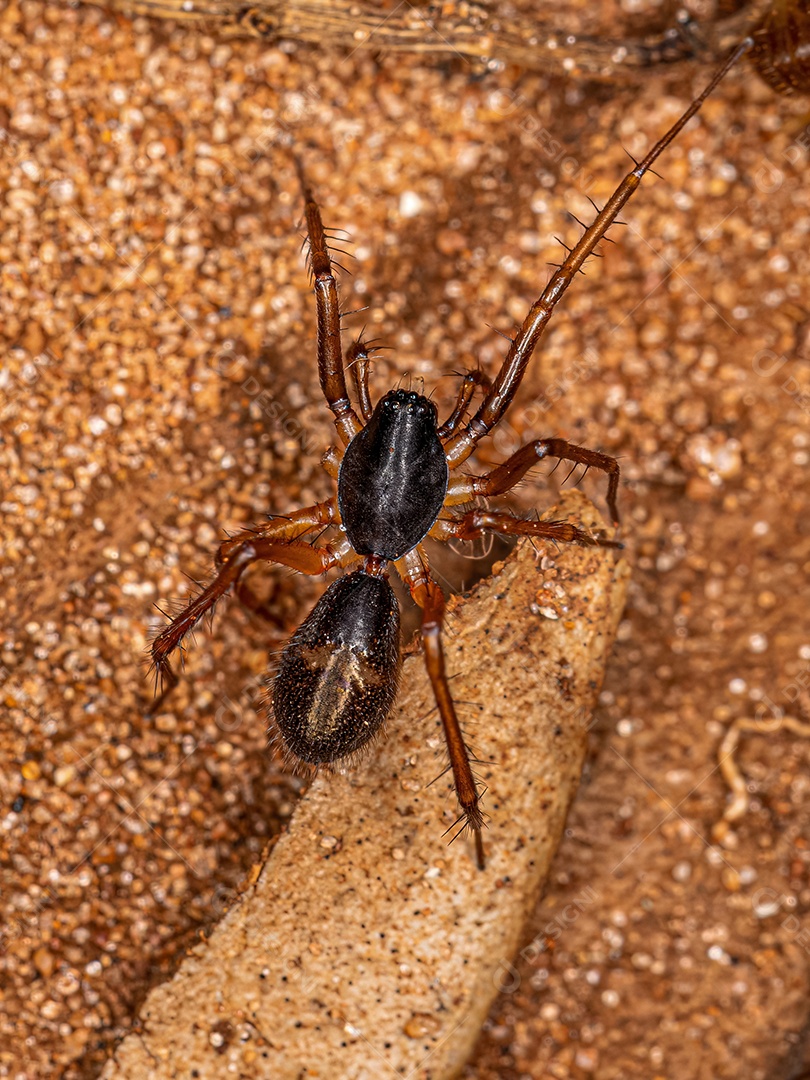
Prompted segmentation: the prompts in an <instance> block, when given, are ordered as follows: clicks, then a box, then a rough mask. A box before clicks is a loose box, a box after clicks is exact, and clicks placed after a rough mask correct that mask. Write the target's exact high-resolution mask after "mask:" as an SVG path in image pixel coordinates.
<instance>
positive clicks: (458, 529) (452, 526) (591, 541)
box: [428, 510, 624, 548]
mask: <svg viewBox="0 0 810 1080" xmlns="http://www.w3.org/2000/svg"><path fill="white" fill-rule="evenodd" d="M487 529H492V530H493V531H494V532H498V533H502V534H503V535H505V536H536V537H538V538H540V539H543V540H553V541H558V542H562V543H565V544H583V545H585V546H586V547H609V548H622V547H624V545H623V544H621V543H620V542H619V541H618V540H610V539H609V538H608V537H606V536H599V535H597V536H592V535H591V533H587V532H585V530H584V529H580V528H579V526H578V525H573V524H572V523H571V522H570V521H527V520H526V519H525V518H519V517H517V516H516V515H514V514H510V513H507V512H494V511H491V510H468V511H467V512H466V513H464V514H461V515H460V516H459V517H452V518H439V520H438V521H437V522H436V524H435V525H434V526H433V528H432V529H431V530H430V532H429V533H428V536H430V537H431V538H432V539H434V540H477V539H478V537H479V536H481V535H482V534H483V533H484V532H485V530H487Z"/></svg>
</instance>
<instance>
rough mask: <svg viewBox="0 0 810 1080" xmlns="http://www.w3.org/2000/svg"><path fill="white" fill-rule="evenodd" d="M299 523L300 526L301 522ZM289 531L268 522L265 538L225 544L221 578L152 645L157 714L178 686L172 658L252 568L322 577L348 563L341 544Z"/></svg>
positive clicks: (283, 524)
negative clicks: (159, 686)
mask: <svg viewBox="0 0 810 1080" xmlns="http://www.w3.org/2000/svg"><path fill="white" fill-rule="evenodd" d="M296 524H299V525H300V522H298V523H296ZM320 524H321V522H320V521H318V522H316V523H315V525H314V526H313V525H312V524H310V525H309V530H310V531H311V529H312V528H313V527H319V526H320ZM273 526H275V527H276V530H277V532H276V535H275V536H272V535H271V534H272V529H273ZM289 528H290V522H289V521H279V522H268V523H267V524H266V525H265V526H263V530H264V535H263V536H258V535H254V534H248V537H247V538H246V539H240V538H234V539H233V540H227V541H226V542H225V543H224V544H222V546H221V547H220V553H221V552H222V551H223V549H227V550H226V553H225V554H224V555H221V554H220V553H218V554H217V559H218V562H217V566H218V573H217V576H216V577H215V578H214V580H213V581H212V582H211V583H210V584H209V585H207V586H206V587H205V588H204V589H203V590H202V592H201V593H200V594H199V596H196V597H195V598H194V599H193V600H192V601H191V602H190V603H189V604H188V606H187V607H186V608H184V610H183V611H181V612H180V614H179V615H177V616H176V617H175V618H174V619H172V621H171V622H170V623H169V625H168V626H167V627H166V628H165V629H164V630H163V631H162V632H161V633H160V634H158V636H157V637H156V638H155V640H154V641H153V642H152V647H151V654H152V664H153V666H154V668H155V671H156V673H157V676H158V679H159V680H161V681H162V682H163V684H164V690H163V692H162V693H161V694H160V695H159V696H158V697H157V698H156V700H155V701H154V702H153V704H152V707H151V710H150V711H151V712H153V713H154V712H155V711H157V709H158V708H159V707H160V705H161V704H162V703H163V701H164V700H165V698H166V697H167V696H168V694H169V693H170V692H171V691H172V689H173V688H174V687H175V686H176V685H177V676H176V675H175V673H174V671H173V670H172V667H171V664H170V662H169V657H170V656H171V654H172V653H173V652H174V650H175V649H176V648H177V647H178V646H179V645H180V643H181V642H182V640H183V638H184V637H185V636H186V634H187V633H188V632H189V631H190V630H191V629H192V628H193V627H194V626H195V625H196V624H197V623H198V622H199V621H200V619H201V618H202V617H203V615H205V614H206V613H207V612H209V611H211V610H212V608H213V607H214V604H216V602H217V601H218V600H220V599H221V598H222V597H223V596H224V595H225V594H226V593H227V592H228V590H229V589H230V588H231V587H232V586H234V585H235V584H236V583H237V582H238V581H239V578H240V577H241V575H242V574H243V573H244V571H245V570H246V569H247V567H248V566H250V565H251V564H252V563H254V562H258V561H260V560H263V561H265V562H276V563H280V564H281V565H283V566H289V567H291V568H292V569H293V570H299V571H300V572H301V573H303V574H312V575H315V574H322V573H324V571H326V570H328V569H330V568H331V567H332V566H336V565H339V564H340V562H341V561H344V560H345V557H346V553H345V545H343V544H340V543H339V544H338V545H336V547H333V546H332V545H327V546H326V547H320V548H319V547H314V546H313V545H311V544H308V543H306V542H304V541H302V540H297V539H288V538H284V536H283V533H284V531H285V530H288V529H289ZM279 537H280V538H279Z"/></svg>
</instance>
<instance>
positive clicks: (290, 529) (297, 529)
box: [214, 496, 340, 569]
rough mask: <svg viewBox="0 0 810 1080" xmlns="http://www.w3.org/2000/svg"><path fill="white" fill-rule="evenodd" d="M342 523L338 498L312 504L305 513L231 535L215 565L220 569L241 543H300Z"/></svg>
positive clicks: (225, 541) (222, 544) (222, 547)
mask: <svg viewBox="0 0 810 1080" xmlns="http://www.w3.org/2000/svg"><path fill="white" fill-rule="evenodd" d="M339 523H340V511H339V510H338V506H337V499H336V498H334V496H333V497H332V498H331V499H326V500H325V501H324V502H319V503H313V505H312V506H305V507H304V508H303V509H302V510H295V511H293V513H291V514H285V515H284V516H283V517H274V518H271V519H270V521H263V522H261V523H260V524H259V525H254V526H252V528H250V529H243V530H242V532H238V533H236V535H235V536H229V537H228V539H227V540H224V541H223V542H222V543H221V544H220V545H219V547H218V548H217V553H216V555H215V556H214V565H215V566H216V567H217V569H219V567H220V566H222V565H223V564H224V563H225V562H226V561H227V559H228V557H229V555H230V553H231V552H232V551H235V550H236V549H237V548H238V547H239V546H240V545H241V544H243V543H250V542H253V541H256V540H265V539H267V540H276V541H282V540H297V539H298V538H299V537H301V536H305V535H306V534H307V533H309V532H314V531H315V529H322V528H324V527H325V526H327V525H337V524H339Z"/></svg>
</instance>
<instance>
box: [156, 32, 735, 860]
mask: <svg viewBox="0 0 810 1080" xmlns="http://www.w3.org/2000/svg"><path fill="white" fill-rule="evenodd" d="M751 44H752V42H751V40H750V39H746V40H745V41H744V42H743V43H742V44H741V45H740V46H739V47H738V48H737V49H736V50H735V51H734V53H733V54H732V56H731V57H729V59H728V61H727V62H726V64H725V65H724V66H723V68H722V69H721V70H720V71H719V72H718V73H717V75H716V76H715V77H714V79H713V80H712V81H711V83H710V84H709V86H708V87H707V88H706V90H704V91H703V93H702V94H701V95H700V96H699V97H698V98H696V99H695V100H694V101H693V102H692V104H691V105H690V106H689V108H688V109H687V110H686V112H685V113H684V114H683V116H682V117H681V118H680V120H678V121H677V123H676V124H674V126H673V127H672V128H670V130H669V131H668V132H667V133H666V134H665V135H664V137H663V138H662V139H660V140H659V141H658V142H657V143H656V144H655V146H654V147H653V148H652V150H651V151H650V152H649V153H648V154H647V156H646V157H645V158H644V160H643V161H642V162H640V163H638V164H636V165H635V167H634V168H633V170H632V171H631V172H630V173H628V175H627V176H626V177H625V178H624V180H623V181H622V182H621V184H620V185H619V186H618V188H617V189H616V190H615V191H614V193H613V195H611V197H610V199H609V200H608V201H607V203H606V204H605V206H604V208H603V209H602V210H600V211H599V212H598V213H597V215H596V218H595V220H594V222H593V224H591V225H590V226H589V227H588V228H587V229H586V230H585V232H584V233H583V235H582V236H581V237H580V240H579V242H578V243H577V244H576V245H575V246H574V247H573V248H572V249H571V250H570V251H569V252H568V255H567V257H566V259H565V261H564V262H563V264H562V266H560V267H559V268H558V269H557V270H556V272H555V273H554V274H553V275H552V277H551V280H550V281H549V283H548V285H547V286H546V288H545V289H544V290H543V292H542V293H541V295H540V297H539V298H538V299H537V300H536V301H535V303H534V304H532V306H531V308H530V309H529V312H528V314H527V315H526V317H525V319H524V320H523V323H522V324H521V326H520V327H519V329H518V330H517V333H516V334H515V336H514V338H513V340H512V342H511V345H510V347H509V350H508V351H507V354H506V357H505V358H504V360H503V363H502V364H501V367H500V370H499V371H498V373H497V375H496V376H495V378H494V380H492V382H490V380H489V379H488V378H487V377H486V376H484V375H483V374H482V373H481V372H480V371H472V372H468V374H467V375H466V376H465V377H464V379H463V381H462V385H461V389H460V391H459V394H458V398H457V401H456V404H455V407H454V409H453V411H452V412H451V414H450V416H449V417H448V418H447V420H446V421H445V422H444V423H443V424H440V425H438V426H437V418H436V409H435V407H434V406H433V404H432V403H431V402H430V401H429V400H428V399H427V398H425V397H423V396H422V395H421V394H415V393H412V392H410V391H404V390H394V391H392V392H390V393H388V394H386V395H385V397H383V398H382V399H381V401H380V402H379V403H378V405H377V407H376V408H375V409H372V406H371V399H370V397H369V387H368V366H369V365H368V354H369V348H368V346H367V345H366V344H365V343H364V342H363V340H362V337H361V338H360V339H359V340H358V341H356V342H355V343H354V344H353V345H352V346H350V348H349V349H348V352H347V356H346V358H345V359H344V356H343V350H342V348H341V341H340V329H341V327H340V306H339V303H338V293H337V282H336V280H335V276H334V272H333V268H332V260H331V256H330V253H329V247H328V244H327V236H326V231H325V230H324V227H323V222H322V221H321V215H320V211H319V210H318V206H317V204H316V203H315V201H314V199H313V198H312V195H311V194H310V191H309V188H308V187H307V184H306V181H305V179H304V176H303V172H302V170H301V168H300V166H299V168H298V172H299V178H300V180H301V186H302V188H303V193H304V201H305V215H306V223H307V233H308V237H309V262H310V268H311V270H312V275H313V279H314V287H315V297H316V302H317V309H318V374H319V377H320V383H321V389H322V391H323V394H324V397H325V398H326V402H327V405H328V406H329V408H330V409H331V410H332V413H333V414H334V418H335V427H336V429H337V433H338V437H339V440H340V444H341V446H340V448H339V449H332V450H330V451H328V452H327V453H326V455H325V456H324V459H323V463H324V467H325V468H326V470H327V472H328V473H329V475H330V476H331V477H332V478H333V480H336V481H337V494H336V495H333V496H332V497H331V498H329V499H326V500H325V501H324V502H321V503H316V504H315V505H314V506H309V507H306V508H305V509H303V510H297V511H295V512H293V513H290V514H288V515H286V516H285V517H284V518H280V519H274V520H271V521H269V522H265V523H264V524H262V525H259V526H257V527H256V528H254V529H252V530H249V531H248V532H243V533H240V534H238V535H237V536H235V537H232V538H231V539H229V540H226V541H225V542H224V543H223V544H221V545H220V548H219V551H218V552H217V557H216V565H217V576H216V577H215V578H214V580H213V581H212V582H211V584H210V585H208V586H207V587H206V588H205V589H203V591H202V592H201V593H200V595H199V596H197V597H196V598H195V599H194V600H192V602H191V603H190V604H189V605H188V607H186V609H185V610H184V611H182V612H180V614H179V615H177V617H176V618H174V619H173V620H172V622H171V623H170V625H169V626H167V627H166V628H165V629H164V630H163V632H162V633H161V634H159V635H158V637H157V638H156V639H155V641H154V642H153V643H152V659H153V662H154V665H155V667H156V669H157V671H158V673H159V674H160V675H163V676H164V677H165V679H166V690H165V691H164V695H163V696H165V694H166V693H168V692H169V690H170V689H171V687H172V686H173V685H174V684H175V682H176V677H175V676H174V674H173V672H172V669H171V666H170V663H169V657H170V655H171V653H172V652H173V651H174V649H176V648H177V647H178V646H179V645H180V644H181V642H182V640H183V638H184V637H185V635H186V634H187V633H188V632H189V630H191V628H192V627H193V626H194V625H195V623H197V621H198V620H199V619H200V618H202V616H203V615H205V614H206V612H210V611H211V609H212V608H213V606H214V604H215V603H216V601H217V600H218V599H219V598H220V597H221V596H224V595H225V593H226V592H227V591H228V590H229V589H230V588H231V587H232V586H233V585H235V584H236V583H237V582H238V581H239V579H240V577H241V575H242V573H243V572H244V570H245V568H246V567H248V566H250V565H251V564H252V563H254V562H256V561H258V560H266V561H270V562H276V563H281V564H282V565H284V566H289V567H292V568H293V569H294V570H299V571H301V572H302V573H305V574H322V573H324V572H325V571H326V570H330V569H332V568H333V567H352V568H353V571H352V573H350V574H346V575H345V576H344V577H342V578H339V579H338V580H337V581H335V582H333V583H332V585H330V587H329V588H328V589H327V590H326V592H325V593H324V594H323V596H322V597H321V599H320V600H319V601H318V603H317V605H316V606H315V608H314V610H313V611H312V613H311V614H310V615H309V617H308V618H307V619H305V620H304V622H303V623H302V624H301V626H300V628H299V629H298V631H297V632H296V633H295V634H294V635H293V637H292V639H291V640H290V642H289V643H288V645H287V647H286V648H285V650H284V652H283V654H282V659H281V663H280V666H279V670H278V673H277V675H276V678H275V680H274V687H273V712H274V717H275V723H276V726H277V728H278V730H279V732H280V734H281V737H282V739H283V741H284V743H285V745H286V747H287V749H288V750H289V751H290V752H291V753H292V754H293V755H295V756H296V757H298V758H301V759H303V760H304V761H308V762H312V763H316V764H319V763H324V762H331V761H336V760H338V759H340V758H343V757H346V756H348V755H351V754H353V753H354V752H355V751H357V750H359V749H360V748H361V747H362V746H363V745H364V744H366V743H368V742H369V740H370V739H371V738H372V737H373V736H374V734H375V733H376V732H377V731H379V730H380V728H381V726H382V724H383V723H384V721H385V718H386V716H387V715H388V713H389V711H390V709H391V705H392V703H393V700H394V697H395V695H396V690H397V683H398V678H399V669H400V652H399V608H398V606H397V601H396V598H395V596H394V593H393V591H392V589H391V586H390V584H389V582H388V573H389V569H390V567H392V566H393V568H394V569H395V570H396V572H397V573H398V574H399V575H400V577H401V578H402V579H403V581H404V582H405V584H406V585H407V587H408V590H409V592H410V594H411V596H412V597H413V599H414V600H415V602H416V603H417V604H418V606H419V607H420V608H421V609H422V648H423V651H424V654H425V661H426V664H427V670H428V674H429V676H430V681H431V684H432V686H433V692H434V695H435V698H436V703H437V705H438V710H439V716H440V717H441V722H442V725H443V728H444V734H445V739H446V742H447V749H448V753H449V756H450V766H451V769H452V774H453V782H454V785H455V789H456V794H457V796H458V801H459V805H460V807H461V817H460V819H459V820H460V821H461V822H462V823H463V825H464V827H468V828H469V829H470V830H471V831H472V833H473V834H474V837H475V846H476V854H477V859H478V864H479V866H481V867H482V868H483V866H484V849H483V843H482V839H481V829H482V826H483V815H482V813H481V808H480V805H479V804H480V798H481V791H480V788H479V785H478V782H477V781H476V779H475V777H474V776H473V772H472V766H471V760H470V754H469V751H468V749H467V745H466V743H465V741H464V737H463V734H462V731H461V726H460V725H459V722H458V717H457V715H456V709H455V705H454V703H453V697H452V695H451V693H450V685H449V681H448V677H447V673H446V671H445V664H444V653H443V650H442V640H441V629H442V622H443V618H444V597H443V596H442V591H441V589H440V588H439V586H438V585H437V583H436V582H435V580H434V578H433V577H432V575H431V573H430V567H429V565H428V558H427V553H426V551H425V548H424V545H423V543H422V541H423V540H424V539H425V538H426V537H430V538H432V539H434V540H437V541H445V542H446V541H451V540H457V539H460V540H474V539H476V538H477V537H479V536H481V535H482V533H483V532H485V531H486V530H494V531H496V532H500V533H503V534H506V535H511V536H532V537H543V538H546V539H551V540H555V541H558V542H575V543H580V544H599V545H602V546H604V547H618V546H621V545H619V544H617V542H616V541H615V540H612V539H609V538H607V537H605V536H602V535H600V536H591V535H590V534H588V533H586V532H584V531H583V530H582V529H580V528H578V527H577V526H576V525H573V524H571V523H569V522H566V521H536V520H529V521H527V520H525V519H523V518H520V517H517V516H516V515H514V514H511V513H508V512H497V511H491V510H487V509H472V510H471V509H469V508H468V509H464V505H465V504H468V505H469V504H470V503H473V502H475V501H476V500H482V499H483V500H485V499H487V498H489V497H492V496H497V495H503V494H504V493H505V492H507V491H509V490H511V489H512V488H513V487H514V486H515V485H516V484H517V483H518V482H519V481H520V480H521V479H522V478H523V477H524V476H525V475H526V473H527V472H528V471H529V469H531V468H532V466H533V465H536V464H537V462H538V461H540V460H541V459H542V458H546V457H554V458H557V459H559V460H562V461H568V462H571V463H572V464H573V465H578V464H580V465H585V466H586V467H589V468H595V469H600V470H602V471H603V472H605V473H606V474H607V477H608V491H607V505H608V509H609V511H610V514H611V518H612V520H613V522H614V524H618V512H617V506H616V502H617V495H618V488H619V465H618V462H617V461H616V460H615V459H614V458H612V457H609V456H608V455H607V454H601V453H599V452H597V451H595V450H589V449H587V448H586V447H583V446H575V445H573V444H572V443H569V442H566V441H565V440H564V439H556V438H550V439H536V440H534V441H532V442H529V443H527V444H526V445H525V446H523V447H521V448H520V449H519V450H517V451H516V452H515V453H514V454H513V455H512V456H511V457H510V458H509V459H508V460H507V461H505V462H504V463H503V464H502V465H499V466H498V467H497V468H495V469H493V470H492V471H491V472H489V473H487V474H485V475H483V476H476V475H470V474H467V473H461V472H455V471H454V470H457V469H458V467H459V466H460V465H461V464H463V463H464V462H465V461H467V460H468V459H469V458H470V456H471V455H472V454H473V453H474V451H475V448H476V445H477V444H478V442H480V440H481V439H483V438H484V437H485V436H487V435H488V434H489V433H490V432H491V431H492V430H493V428H495V427H496V425H497V424H498V423H499V422H500V421H501V420H502V418H503V416H504V414H505V413H506V411H507V409H508V408H509V406H510V405H511V403H512V400H513V398H514V396H515V394H516V392H517V390H518V387H519V386H520V382H521V379H522V378H523V375H524V372H525V371H526V367H527V365H528V363H529V361H530V359H531V357H532V355H533V353H534V350H535V346H536V345H537V342H538V341H539V339H540V336H541V334H542V333H543V330H544V329H545V327H546V325H547V323H548V321H549V319H550V318H551V315H552V313H553V311H554V308H555V306H556V305H557V303H558V302H559V300H560V299H561V297H562V296H563V295H564V294H565V292H566V290H567V289H568V287H569V285H570V284H571V282H572V281H573V280H574V278H575V277H576V275H577V273H578V272H579V271H580V270H581V268H582V264H583V263H584V262H585V260H586V259H587V258H588V257H589V256H590V255H591V254H593V251H594V248H595V247H596V244H597V243H598V242H599V241H600V240H601V239H602V238H603V237H604V235H605V233H606V232H607V230H608V228H609V227H610V226H611V225H612V224H613V222H614V221H615V220H616V217H617V215H618V213H619V212H620V210H621V209H622V207H623V206H624V205H625V203H626V202H627V200H628V199H629V198H630V196H631V195H632V194H633V192H634V191H635V190H636V188H637V187H638V185H639V183H640V182H641V178H642V177H643V176H644V174H645V173H646V172H647V171H648V170H649V169H650V168H651V166H652V165H653V162H655V160H656V159H657V158H658V156H659V155H660V154H661V153H662V151H663V150H664V149H665V148H666V147H667V146H668V145H669V144H670V143H671V142H672V140H673V139H674V138H675V136H676V135H677V134H678V132H679V131H680V130H681V129H682V128H683V126H684V125H685V124H686V123H687V122H688V121H689V119H690V118H691V117H692V116H694V114H695V113H696V112H697V111H698V109H699V108H700V106H701V105H702V104H703V102H704V101H705V99H706V98H707V97H708V95H709V94H710V93H711V91H712V90H713V89H714V88H715V86H717V84H718V82H719V81H720V80H721V79H722V78H723V77H724V75H725V74H726V73H727V72H728V70H729V69H730V68H731V66H732V65H733V64H734V63H735V61H736V60H737V59H738V58H739V57H740V56H741V55H742V54H743V53H744V52H745V51H746V50H748V49H749V48H750V47H751ZM347 370H351V372H352V374H353V377H354V382H355V392H356V407H355V405H353V404H352V402H351V400H350V398H349V394H348V389H347V386H346V371H347ZM476 390H480V391H481V393H482V394H483V400H482V402H481V404H480V405H479V407H478V409H477V411H476V412H475V414H474V415H473V416H472V417H471V418H470V419H469V420H466V416H467V411H468V408H469V406H470V402H471V401H472V398H473V395H474V394H475V392H476ZM358 413H359V415H358ZM328 526H331V527H333V529H334V531H335V533H336V537H335V539H333V540H332V541H331V542H329V543H319V540H318V534H320V533H321V532H323V530H324V528H325V527H328ZM159 700H162V697H161V699H159ZM155 707H156V706H155Z"/></svg>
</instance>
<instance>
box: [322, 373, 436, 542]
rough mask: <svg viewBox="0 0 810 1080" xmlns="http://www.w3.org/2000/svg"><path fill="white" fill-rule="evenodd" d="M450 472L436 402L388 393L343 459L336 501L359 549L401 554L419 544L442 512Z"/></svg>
mask: <svg viewBox="0 0 810 1080" xmlns="http://www.w3.org/2000/svg"><path fill="white" fill-rule="evenodd" d="M449 475H450V474H449V470H448V468H447V458H446V457H445V456H444V450H443V449H442V444H441V441H440V439H439V435H438V431H437V423H436V406H435V405H434V404H433V402H432V401H428V399H427V398H426V397H423V396H422V395H421V394H415V393H413V392H412V391H407V390H392V391H391V392H390V393H388V394H386V395H385V397H384V398H382V399H381V400H380V401H379V402H378V404H377V407H376V409H375V410H374V412H373V413H372V416H371V419H370V420H369V422H368V423H367V424H366V426H365V427H364V428H363V429H362V431H360V432H358V434H357V435H355V437H354V438H353V439H352V441H351V442H350V443H349V445H348V446H347V447H346V453H345V454H344V455H343V461H342V462H341V464H340V474H339V476H338V506H339V507H340V516H341V518H342V520H343V528H344V529H345V530H346V535H347V536H348V538H349V543H350V544H351V545H352V547H353V548H354V550H355V551H356V552H357V554H358V555H379V556H380V557H381V558H383V559H400V558H401V557H402V556H403V555H405V554H406V553H407V552H408V551H411V550H412V549H413V548H415V547H416V545H417V544H418V543H420V542H421V541H422V540H424V538H425V537H426V536H427V534H428V531H429V530H430V529H431V528H432V526H433V525H434V523H435V521H436V518H437V517H438V516H439V511H440V510H441V508H442V505H443V504H444V500H445V496H446V495H447V480H448V477H449Z"/></svg>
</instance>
